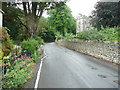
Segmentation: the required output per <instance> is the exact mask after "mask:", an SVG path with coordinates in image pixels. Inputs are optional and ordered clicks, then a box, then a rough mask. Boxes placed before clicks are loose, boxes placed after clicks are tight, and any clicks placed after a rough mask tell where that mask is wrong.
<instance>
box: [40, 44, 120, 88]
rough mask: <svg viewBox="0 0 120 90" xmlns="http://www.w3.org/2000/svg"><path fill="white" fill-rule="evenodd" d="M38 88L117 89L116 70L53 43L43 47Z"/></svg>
mask: <svg viewBox="0 0 120 90" xmlns="http://www.w3.org/2000/svg"><path fill="white" fill-rule="evenodd" d="M44 49H45V52H46V54H47V57H46V58H45V59H44V61H43V65H42V69H41V75H40V79H39V83H38V88H118V83H117V82H118V66H117V65H113V64H111V63H109V62H106V61H103V60H99V59H96V58H93V57H90V56H87V55H83V54H80V53H78V52H75V51H72V50H69V49H67V48H64V47H61V46H58V45H57V44H55V43H47V44H45V46H44Z"/></svg>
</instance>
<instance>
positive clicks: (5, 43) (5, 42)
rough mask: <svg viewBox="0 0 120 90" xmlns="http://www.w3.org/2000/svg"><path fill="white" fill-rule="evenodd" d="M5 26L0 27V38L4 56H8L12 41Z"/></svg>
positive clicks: (11, 48)
mask: <svg viewBox="0 0 120 90" xmlns="http://www.w3.org/2000/svg"><path fill="white" fill-rule="evenodd" d="M6 29H7V28H1V29H0V32H2V37H1V38H0V40H1V41H2V47H1V48H0V49H2V51H3V53H4V56H8V55H9V53H10V52H11V51H12V50H13V46H14V44H13V41H12V40H11V39H10V36H9V34H8V32H7V30H6Z"/></svg>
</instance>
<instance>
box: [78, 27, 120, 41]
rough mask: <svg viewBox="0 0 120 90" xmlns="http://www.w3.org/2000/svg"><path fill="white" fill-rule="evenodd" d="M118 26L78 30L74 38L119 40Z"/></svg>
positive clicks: (119, 28)
mask: <svg viewBox="0 0 120 90" xmlns="http://www.w3.org/2000/svg"><path fill="white" fill-rule="evenodd" d="M119 30H120V27H114V28H102V29H101V30H100V31H98V30H97V29H93V30H85V31H83V32H80V33H79V34H78V35H77V36H76V39H80V40H93V41H119V37H120V34H119Z"/></svg>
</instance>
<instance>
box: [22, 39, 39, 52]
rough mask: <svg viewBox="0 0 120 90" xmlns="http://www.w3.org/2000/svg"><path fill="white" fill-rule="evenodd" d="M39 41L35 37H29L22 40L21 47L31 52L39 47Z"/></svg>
mask: <svg viewBox="0 0 120 90" xmlns="http://www.w3.org/2000/svg"><path fill="white" fill-rule="evenodd" d="M38 46H39V43H38V41H37V40H35V39H28V40H24V41H23V42H21V47H22V49H23V50H28V51H29V52H30V53H31V54H34V52H35V51H36V50H37V49H38Z"/></svg>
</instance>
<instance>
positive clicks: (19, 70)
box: [3, 59, 35, 89]
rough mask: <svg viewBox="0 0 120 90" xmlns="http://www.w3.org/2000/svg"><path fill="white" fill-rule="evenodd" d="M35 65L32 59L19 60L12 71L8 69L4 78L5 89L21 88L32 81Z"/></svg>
mask: <svg viewBox="0 0 120 90" xmlns="http://www.w3.org/2000/svg"><path fill="white" fill-rule="evenodd" d="M34 65H35V63H34V62H33V60H31V59H18V60H16V61H15V66H14V68H13V69H12V70H10V69H8V70H7V73H6V75H5V77H4V78H3V83H4V85H3V89H5V88H21V87H22V85H23V84H24V83H25V82H27V80H28V79H30V78H31V77H30V74H31V73H32V71H33V67H34Z"/></svg>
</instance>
